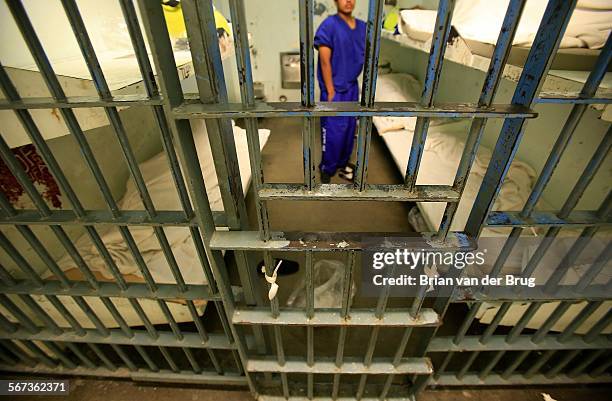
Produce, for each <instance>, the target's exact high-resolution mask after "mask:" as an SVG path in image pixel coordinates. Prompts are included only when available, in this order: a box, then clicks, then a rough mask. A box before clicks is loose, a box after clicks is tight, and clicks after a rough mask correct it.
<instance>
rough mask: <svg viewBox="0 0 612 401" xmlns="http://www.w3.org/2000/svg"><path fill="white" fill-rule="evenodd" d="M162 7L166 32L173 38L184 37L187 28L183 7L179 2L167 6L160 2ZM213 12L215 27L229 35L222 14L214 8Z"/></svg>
mask: <svg viewBox="0 0 612 401" xmlns="http://www.w3.org/2000/svg"><path fill="white" fill-rule="evenodd" d="M162 8H163V9H164V18H165V19H166V24H167V25H168V32H169V33H170V36H171V37H172V38H174V39H177V38H184V37H186V36H187V29H186V28H185V20H184V19H183V9H182V8H181V4H180V2H179V3H178V5H176V6H168V5H164V4H162ZM214 12H215V27H216V28H217V29H219V28H221V29H223V30H224V31H225V32H226V33H227V34H228V35H230V31H231V30H230V27H229V24H228V22H227V20H226V19H225V17H224V16H223V14H221V13H220V12H219V11H217V10H216V9H215V10H214Z"/></svg>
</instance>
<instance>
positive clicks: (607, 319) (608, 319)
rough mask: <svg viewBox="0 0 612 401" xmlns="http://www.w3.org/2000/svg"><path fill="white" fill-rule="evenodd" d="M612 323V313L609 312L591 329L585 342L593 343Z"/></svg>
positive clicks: (585, 336)
mask: <svg viewBox="0 0 612 401" xmlns="http://www.w3.org/2000/svg"><path fill="white" fill-rule="evenodd" d="M610 323H612V311H608V312H607V313H606V315H605V316H604V317H603V318H601V319H600V320H599V321H598V322H597V323H595V325H593V327H591V329H590V330H589V331H588V332H587V333H586V334H585V335H584V341H586V342H587V343H590V342H593V340H595V338H596V337H597V336H599V335H600V334H601V332H602V331H604V330H605V329H606V327H608V326H609V325H610Z"/></svg>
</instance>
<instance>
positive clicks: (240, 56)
mask: <svg viewBox="0 0 612 401" xmlns="http://www.w3.org/2000/svg"><path fill="white" fill-rule="evenodd" d="M229 5H230V13H231V16H232V21H233V24H232V30H233V32H234V45H235V49H236V62H237V63H236V64H237V68H238V80H239V84H240V95H241V100H242V103H243V104H244V105H246V106H253V105H254V104H255V97H254V89H253V76H252V72H251V60H250V53H249V46H248V32H247V23H246V16H245V10H244V4H243V2H242V0H230V2H229ZM201 9H202V11H203V13H204V17H203V19H204V20H201V21H200V23H201V24H202V29H206V27H207V26H206V25H205V21H206V20H210V16H211V13H212V9H209V8H208V7H206V6H204V7H201ZM208 29H210V26H208ZM208 35H210V33H208ZM202 37H203V38H204V40H203V42H204V44H206V39H205V38H206V34H205V33H204V32H203V33H202ZM208 45H209V47H217V46H213V45H212V42H211V43H209V44H208ZM212 53H215V54H214V55H213V54H212ZM212 53H211V51H210V50H209V51H208V56H209V57H210V58H211V59H213V60H214V59H215V57H216V52H215V51H214V50H213V52H212ZM213 62H214V61H213ZM210 72H212V74H213V75H215V74H220V76H219V77H218V79H219V80H221V81H222V80H223V70H222V69H221V70H211V71H210ZM222 86H223V85H222V84H220V85H218V87H217V90H219V92H220V93H222V92H223V90H224V88H221V87H222ZM199 88H200V96H203V95H204V93H203V92H202V88H201V86H199ZM213 92H214V89H213ZM221 100H222V101H223V100H225V101H226V99H223V96H221ZM245 124H246V131H247V143H248V147H249V156H250V157H249V161H250V164H251V172H252V177H253V186H254V189H255V190H254V194H255V195H254V196H255V208H256V213H257V222H258V226H259V233H260V238H261V239H262V240H268V239H270V222H269V220H268V210H267V207H266V203H265V202H264V201H262V200H261V199H260V198H259V190H260V189H261V187H262V185H263V182H264V177H263V166H262V162H261V151H260V148H259V146H260V145H259V129H258V126H257V120H256V119H254V118H247V119H246V120H245ZM263 254H264V264H265V268H266V274H267V275H268V276H271V275H272V274H273V269H274V266H273V263H274V261H273V258H272V256H271V254H270V252H267V251H264V252H263ZM238 257H240V255H238ZM245 265H246V266H247V267H248V262H247V263H245ZM250 273H252V272H250V271H249V272H247V274H249V275H250V276H251V277H252V274H250ZM254 285H256V284H254ZM270 305H271V310H272V315H273V316H278V314H279V305H278V298H274V299H273V300H271V301H270ZM274 337H275V342H276V346H277V350H282V348H283V346H282V337H281V334H280V330H276V329H275V330H274ZM278 352H279V363H281V360H282V359H283V358H282V357H281V354H282V352H281V351H278ZM281 378H282V380H283V387H284V388H285V387H286V382H287V378H286V375H285V374H284V373H281ZM287 391H288V390H287Z"/></svg>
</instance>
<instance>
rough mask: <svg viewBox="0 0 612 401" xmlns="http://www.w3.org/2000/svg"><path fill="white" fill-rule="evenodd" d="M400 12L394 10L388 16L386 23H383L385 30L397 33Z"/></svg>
mask: <svg viewBox="0 0 612 401" xmlns="http://www.w3.org/2000/svg"><path fill="white" fill-rule="evenodd" d="M398 11H399V10H398V9H397V8H394V9H393V10H391V11H390V12H389V14H387V17H386V18H385V22H384V23H383V28H384V29H386V30H387V31H395V26H396V25H397V23H398V22H399V12H398Z"/></svg>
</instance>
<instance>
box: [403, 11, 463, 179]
mask: <svg viewBox="0 0 612 401" xmlns="http://www.w3.org/2000/svg"><path fill="white" fill-rule="evenodd" d="M454 8H455V0H440V2H439V3H438V14H437V16H436V24H435V26H434V33H433V38H432V40H431V50H430V52H429V60H428V61H427V70H426V71H425V82H424V88H423V93H422V94H421V100H420V104H421V106H424V107H431V105H432V104H433V100H434V95H435V93H436V90H437V88H438V83H439V77H440V73H441V72H442V63H443V61H444V52H445V50H446V43H447V41H448V35H449V33H450V27H451V18H452V15H453V9H454ZM429 121H430V119H429V118H428V117H417V121H416V125H415V127H414V136H413V137H412V145H411V148H410V157H409V159H408V166H407V167H406V174H405V177H404V184H405V185H406V188H408V189H409V190H413V189H414V187H415V185H416V179H417V174H418V171H419V165H420V164H421V158H422V157H423V150H424V147H425V138H426V137H427V129H428V128H429Z"/></svg>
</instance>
